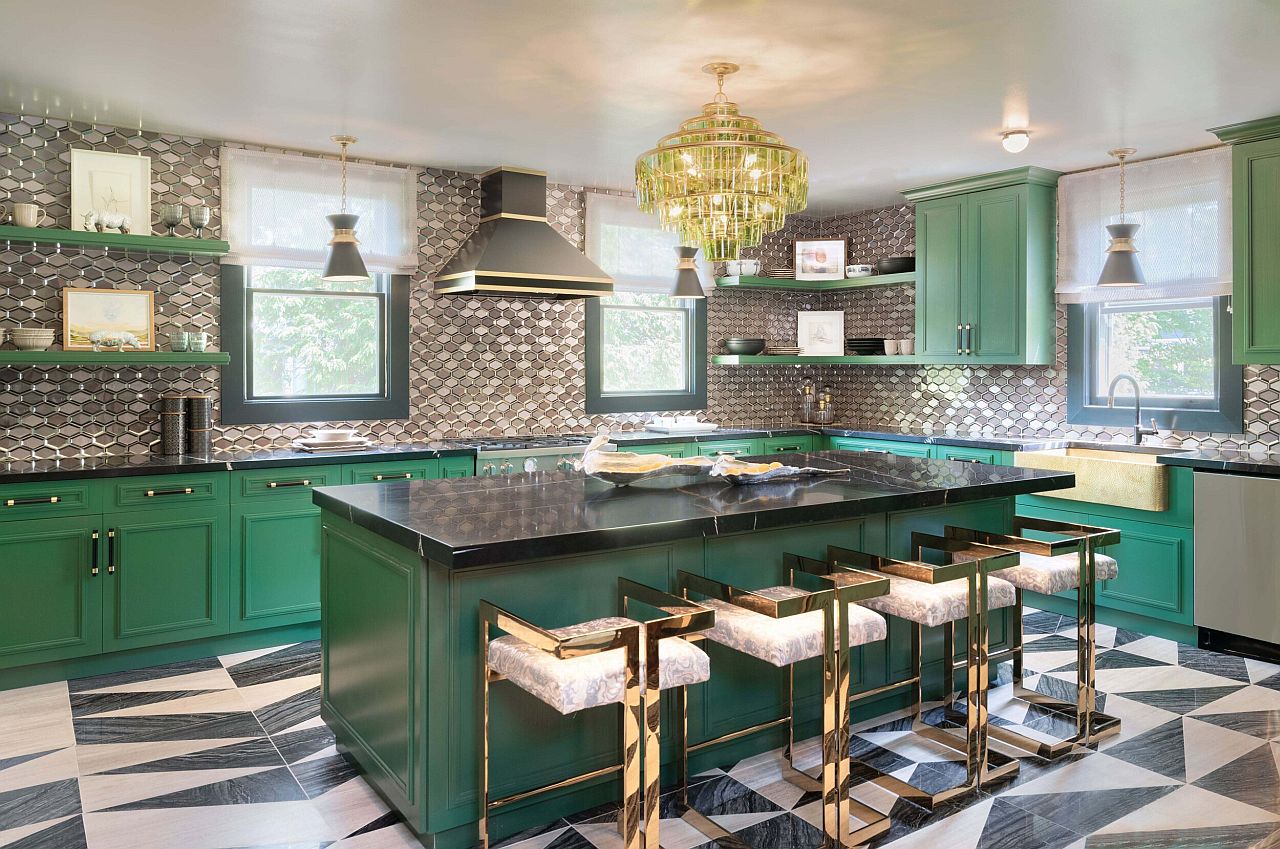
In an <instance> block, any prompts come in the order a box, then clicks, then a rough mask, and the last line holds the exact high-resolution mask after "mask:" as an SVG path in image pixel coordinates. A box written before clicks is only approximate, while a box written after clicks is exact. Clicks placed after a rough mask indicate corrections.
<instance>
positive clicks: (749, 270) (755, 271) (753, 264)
mask: <svg viewBox="0 0 1280 849" xmlns="http://www.w3.org/2000/svg"><path fill="white" fill-rule="evenodd" d="M741 264H742V274H743V275H744V276H746V277H755V276H757V275H759V274H760V260H758V259H744V260H741Z"/></svg>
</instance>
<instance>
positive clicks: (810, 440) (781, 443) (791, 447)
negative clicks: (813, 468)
mask: <svg viewBox="0 0 1280 849" xmlns="http://www.w3.org/2000/svg"><path fill="white" fill-rule="evenodd" d="M821 444H822V437H820V436H813V435H810V434H805V435H801V436H771V437H769V438H768V439H763V440H761V441H760V453H761V454H785V453H787V452H806V451H817V450H819V446H820V445H821Z"/></svg>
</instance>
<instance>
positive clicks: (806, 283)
mask: <svg viewBox="0 0 1280 849" xmlns="http://www.w3.org/2000/svg"><path fill="white" fill-rule="evenodd" d="M915 279H916V273H915V272H914V271H903V272H901V273H899V274H876V275H872V276H871V277H849V278H846V279H844V280H791V279H788V278H785V277H748V276H746V275H742V276H739V277H718V278H716V288H717V289H789V290H791V291H793V292H834V291H841V290H845V289H869V288H872V287H874V286H897V285H899V284H902V283H914V282H915Z"/></svg>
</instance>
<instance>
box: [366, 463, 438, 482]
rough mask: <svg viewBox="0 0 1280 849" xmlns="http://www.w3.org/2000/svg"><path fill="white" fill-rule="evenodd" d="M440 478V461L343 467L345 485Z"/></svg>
mask: <svg viewBox="0 0 1280 849" xmlns="http://www.w3.org/2000/svg"><path fill="white" fill-rule="evenodd" d="M438 477H440V461H439V460H390V461H387V462H385V463H348V464H346V465H345V466H343V467H342V482H343V483H385V482H387V481H407V480H415V481H416V480H430V479H432V478H438Z"/></svg>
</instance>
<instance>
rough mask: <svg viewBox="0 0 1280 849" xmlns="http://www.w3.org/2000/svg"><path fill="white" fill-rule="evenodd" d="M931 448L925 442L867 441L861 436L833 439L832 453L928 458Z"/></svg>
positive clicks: (836, 437) (835, 437)
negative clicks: (851, 452) (853, 452)
mask: <svg viewBox="0 0 1280 849" xmlns="http://www.w3.org/2000/svg"><path fill="white" fill-rule="evenodd" d="M931 447H932V446H929V445H926V444H925V443H923V442H903V441H902V440H897V439H865V438H863V437H860V436H833V437H831V450H832V451H862V452H866V453H868V454H893V455H895V456H897V457H924V458H928V457H929V456H930V453H929V449H930V448H931Z"/></svg>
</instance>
